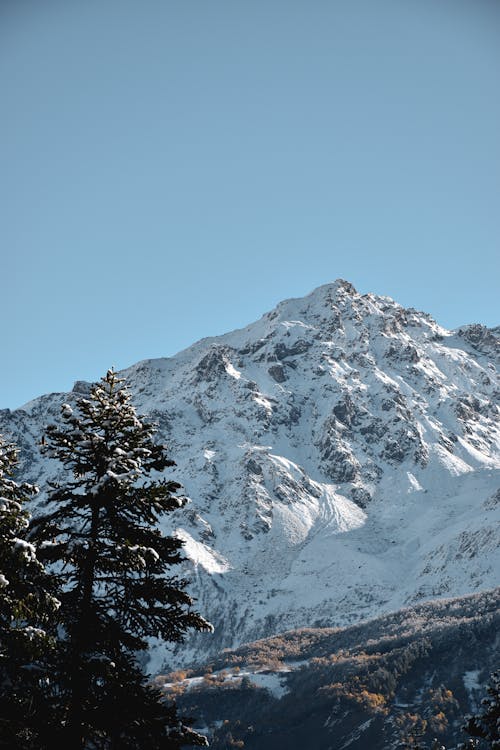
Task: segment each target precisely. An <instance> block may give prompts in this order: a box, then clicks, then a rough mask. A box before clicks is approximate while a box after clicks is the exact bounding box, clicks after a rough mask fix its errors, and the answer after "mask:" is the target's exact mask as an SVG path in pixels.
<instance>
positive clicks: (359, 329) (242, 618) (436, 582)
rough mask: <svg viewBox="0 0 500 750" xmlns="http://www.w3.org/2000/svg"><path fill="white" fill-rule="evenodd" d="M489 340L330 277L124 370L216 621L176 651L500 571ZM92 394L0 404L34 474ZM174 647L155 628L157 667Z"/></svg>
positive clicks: (451, 587)
mask: <svg viewBox="0 0 500 750" xmlns="http://www.w3.org/2000/svg"><path fill="white" fill-rule="evenodd" d="M498 349H499V341H498V337H497V336H496V332H495V330H494V329H487V328H485V327H484V326H480V325H479V324H471V325H468V326H462V327H461V328H459V329H457V330H455V331H448V330H446V329H445V328H443V327H442V326H440V325H439V324H438V323H436V322H435V321H434V320H433V319H432V317H431V316H430V315H428V314H427V313H422V312H420V311H417V310H414V309H413V308H408V309H406V308H403V307H402V306H401V305H398V304H397V303H396V302H394V301H393V300H392V299H391V298H389V297H382V296H377V295H372V294H365V295H360V294H358V293H357V292H356V290H355V289H354V287H353V286H352V284H350V283H349V282H346V281H344V280H338V281H336V282H334V283H331V284H325V285H322V286H320V287H318V288H317V289H315V290H314V291H313V292H311V293H310V294H309V295H307V296H306V297H302V298H291V299H289V300H284V301H283V302H281V303H279V304H278V305H277V306H276V307H275V308H274V309H273V310H271V311H270V312H268V313H266V314H265V315H263V316H262V317H261V318H260V319H259V320H258V321H256V322H255V323H252V324H250V325H248V326H245V327H244V328H241V329H238V330H236V331H232V332H229V333H227V334H223V335H222V336H217V337H208V338H205V339H202V340H200V341H198V342H196V343H195V344H193V345H192V346H191V347H188V348H187V349H184V350H182V351H181V352H179V353H178V354H177V355H174V356H173V357H169V358H159V359H154V360H143V361H142V362H139V363H137V364H136V365H133V366H132V367H130V368H127V369H126V370H124V371H123V374H124V376H125V377H127V380H128V382H129V384H130V388H131V390H132V393H133V395H134V402H135V403H136V405H137V407H138V410H139V411H140V412H141V413H145V414H147V415H148V416H149V417H150V418H152V419H153V420H154V421H156V422H157V424H158V429H159V437H160V439H161V440H163V441H165V442H166V443H167V444H168V445H169V448H170V453H171V456H172V458H174V460H175V461H176V463H177V464H178V466H177V469H176V470H175V471H174V473H173V477H174V478H175V479H177V480H178V481H180V482H181V483H182V484H183V485H184V487H185V491H186V494H187V495H188V496H189V497H190V498H191V499H192V503H191V504H190V505H189V506H188V507H187V508H186V509H185V510H184V511H183V512H182V513H180V514H179V516H178V518H177V520H176V527H175V530H176V533H178V535H179V536H181V537H182V538H183V539H184V541H185V552H186V555H187V557H188V558H189V563H187V564H186V565H185V572H186V575H187V576H188V577H189V578H190V588H191V592H192V593H193V594H194V595H195V596H196V598H197V599H198V600H199V603H198V605H197V606H198V608H199V609H200V611H202V612H203V614H204V615H206V616H207V617H208V618H209V619H210V618H212V620H213V621H214V624H215V625H216V635H215V636H214V637H213V638H212V639H211V640H210V639H208V638H207V637H195V638H193V639H192V640H191V641H190V642H189V644H187V648H186V647H184V649H183V651H182V653H181V652H178V653H177V654H175V657H173V658H175V661H176V662H177V661H178V659H179V658H184V659H185V660H186V661H189V660H192V659H194V658H197V657H198V656H199V655H200V654H204V653H206V652H211V653H215V652H216V651H217V650H219V649H220V648H225V647H234V646H236V645H237V644H238V643H241V642H243V641H249V640H255V639H257V638H259V637H263V636H266V635H270V634H273V633H276V632H279V631H280V630H285V629H289V628H291V627H301V626H308V625H312V624H315V623H316V624H330V625H332V624H333V625H345V624H349V623H350V622H354V621H356V620H360V619H364V618H366V617H370V616H376V615H379V614H381V613H383V612H385V611H390V610H391V609H392V610H394V609H398V608H400V607H401V606H407V605H410V604H412V603H415V602H418V601H420V600H425V599H429V598H433V597H436V596H453V595H456V596H458V595H463V594H467V593H471V592H474V591H480V590H481V589H483V588H491V587H492V586H495V585H496V584H497V583H498V580H500V562H499V559H498V558H499V556H498V545H499V543H500V539H499V532H498V519H499V513H500V510H499V505H500V500H499V495H498V493H497V490H498V487H499V486H500V481H499V479H498V469H499V467H500V430H499V420H498V415H499V410H498V395H499V391H498V385H497V373H498ZM87 390H88V384H85V383H84V382H82V381H78V382H77V383H76V384H75V386H74V388H73V391H72V392H70V393H69V394H51V395H47V396H42V397H40V398H39V399H35V400H33V401H31V402H29V403H28V404H27V405H25V407H23V408H22V409H18V410H14V411H12V412H10V411H8V410H3V411H2V412H0V429H1V430H2V431H3V432H5V433H7V434H9V436H12V437H13V438H14V439H17V441H18V442H19V444H20V447H21V450H22V456H21V458H22V461H23V464H22V471H23V473H24V474H26V475H27V478H28V479H30V480H32V481H37V482H38V483H39V484H41V486H42V488H43V485H44V483H45V482H46V481H47V480H48V479H49V478H57V474H58V472H60V469H59V468H58V467H56V466H50V465H49V464H47V463H46V462H45V461H43V460H42V459H41V458H40V457H39V455H38V450H37V442H38V441H39V440H40V436H41V434H42V432H43V426H44V424H46V423H47V422H50V421H54V420H57V418H58V412H59V408H60V404H61V403H62V402H63V400H69V401H70V403H73V402H74V401H75V400H76V399H77V398H78V397H79V396H80V395H82V394H84V393H85V392H86V391H87ZM42 495H43V493H42ZM35 512H36V508H35ZM168 530H169V531H171V530H172V529H170V528H169V529H168ZM209 641H210V642H209ZM169 658H171V657H170V656H169V650H168V648H166V647H165V646H164V645H163V644H152V649H151V665H150V668H151V669H152V671H158V670H160V669H161V668H162V667H163V662H164V661H165V660H167V661H168V659H169Z"/></svg>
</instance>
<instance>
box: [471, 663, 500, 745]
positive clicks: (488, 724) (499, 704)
mask: <svg viewBox="0 0 500 750" xmlns="http://www.w3.org/2000/svg"><path fill="white" fill-rule="evenodd" d="M481 703H482V706H483V708H482V710H481V712H480V713H478V714H476V715H474V716H469V717H467V723H466V724H465V726H464V730H465V731H466V732H467V734H470V736H471V737H475V738H478V739H479V740H483V741H484V742H485V745H486V747H489V748H491V750H500V671H496V672H494V673H493V674H492V675H491V679H490V684H489V685H488V688H487V695H486V698H483V700H482V701H481Z"/></svg>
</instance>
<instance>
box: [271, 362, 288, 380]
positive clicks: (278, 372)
mask: <svg viewBox="0 0 500 750" xmlns="http://www.w3.org/2000/svg"><path fill="white" fill-rule="evenodd" d="M268 373H269V375H270V376H271V377H272V378H273V379H274V380H275V381H276V382H277V383H284V382H285V380H286V375H285V370H284V369H283V367H282V365H273V366H272V367H270V368H269V370H268Z"/></svg>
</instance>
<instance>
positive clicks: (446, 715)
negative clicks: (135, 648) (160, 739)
mask: <svg viewBox="0 0 500 750" xmlns="http://www.w3.org/2000/svg"><path fill="white" fill-rule="evenodd" d="M499 628H500V589H496V590H494V591H490V592H485V593H482V594H475V595H471V596H469V597H464V598H458V599H448V600H445V601H435V602H428V603H426V604H424V605H419V606H417V607H414V608H410V609H407V610H402V611H399V612H395V613H393V614H391V615H389V616H383V617H380V618H378V619H375V620H371V621H369V622H365V623H363V624H362V625H356V626H351V627H348V628H343V629H342V628H339V629H333V628H325V629H322V628H318V629H314V628H306V629H301V630H294V631H288V632H286V633H283V634H281V635H279V636H275V637H273V638H268V639H266V640H263V641H257V642H255V643H250V644H247V645H245V646H242V647H240V648H238V649H236V650H235V651H227V652H225V653H223V654H221V655H220V657H218V658H217V659H215V660H213V661H212V662H210V663H208V664H205V665H204V666H203V667H198V668H195V669H193V670H189V671H188V672H187V673H186V672H177V673H173V674H171V675H166V676H160V677H158V678H157V679H156V683H157V685H158V686H159V687H160V688H162V689H163V690H164V692H165V694H166V695H167V696H169V697H172V696H175V698H176V701H177V704H178V706H179V707H180V709H181V710H182V711H184V712H186V713H187V714H190V715H195V716H197V717H198V722H199V724H200V726H203V729H204V731H205V732H206V733H207V734H208V735H209V736H210V740H211V742H210V746H211V747H212V748H213V750H222V748H227V747H234V746H236V747H245V748H246V749H247V750H303V748H314V749H315V750H330V749H331V748H349V750H367V748H369V749H370V750H399V749H400V748H401V747H402V742H403V741H404V740H408V739H409V738H410V737H413V738H414V739H415V741H419V742H421V743H424V744H425V746H427V747H430V746H431V744H432V740H433V738H439V741H440V743H444V744H445V745H446V747H449V748H451V747H456V746H457V743H458V742H464V741H465V739H466V735H464V733H463V731H462V726H463V724H464V716H465V715H466V714H467V713H475V712H477V711H478V709H479V708H480V704H481V699H482V698H483V697H484V696H485V695H486V684H487V682H488V680H489V678H490V673H491V672H492V671H493V669H494V668H495V667H497V666H498V664H499V660H500V643H499V638H498V633H499ZM238 743H244V744H238Z"/></svg>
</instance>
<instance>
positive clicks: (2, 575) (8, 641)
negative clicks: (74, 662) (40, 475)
mask: <svg viewBox="0 0 500 750" xmlns="http://www.w3.org/2000/svg"><path fill="white" fill-rule="evenodd" d="M17 453H18V452H17V449H16V448H15V446H14V445H12V444H10V443H8V442H6V441H5V440H4V439H3V438H1V437H0V747H3V748H9V749H11V748H35V747H41V746H42V745H43V740H42V735H43V728H44V727H45V728H46V727H47V726H48V725H49V724H50V715H51V702H50V701H49V699H48V698H49V697H48V692H49V691H48V688H47V684H48V683H47V679H48V674H49V673H48V665H47V658H48V656H49V651H50V650H51V640H50V637H49V635H48V634H47V631H46V629H47V626H48V625H50V624H51V621H52V620H53V617H54V613H55V611H56V610H57V608H58V606H59V601H58V600H57V599H56V598H55V597H54V596H53V594H52V593H51V590H50V589H51V585H50V581H49V579H48V576H47V574H46V573H45V571H44V568H43V566H42V564H41V563H40V562H39V561H38V559H37V556H36V551H35V547H34V546H33V544H31V543H30V542H29V541H27V540H26V534H27V529H28V525H29V514H28V512H27V511H26V510H25V509H24V508H23V505H24V503H25V501H26V500H27V499H28V498H29V497H30V496H31V495H33V494H35V492H36V491H37V490H36V488H35V487H33V486H32V485H28V484H19V483H17V482H16V481H15V479H14V478H13V475H14V471H15V468H16V465H17Z"/></svg>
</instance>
